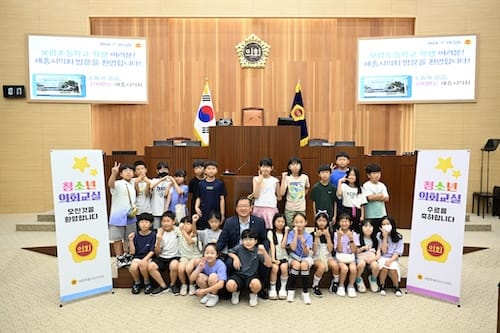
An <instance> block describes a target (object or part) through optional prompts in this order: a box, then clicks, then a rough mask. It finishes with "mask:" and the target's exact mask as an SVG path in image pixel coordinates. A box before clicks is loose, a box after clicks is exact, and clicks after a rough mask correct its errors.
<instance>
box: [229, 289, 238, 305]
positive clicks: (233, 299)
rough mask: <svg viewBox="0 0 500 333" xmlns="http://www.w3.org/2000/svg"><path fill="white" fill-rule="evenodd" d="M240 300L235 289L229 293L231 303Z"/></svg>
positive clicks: (236, 302)
mask: <svg viewBox="0 0 500 333" xmlns="http://www.w3.org/2000/svg"><path fill="white" fill-rule="evenodd" d="M239 302H240V292H239V291H235V292H234V293H232V294H231V304H234V305H236V304H238V303H239Z"/></svg>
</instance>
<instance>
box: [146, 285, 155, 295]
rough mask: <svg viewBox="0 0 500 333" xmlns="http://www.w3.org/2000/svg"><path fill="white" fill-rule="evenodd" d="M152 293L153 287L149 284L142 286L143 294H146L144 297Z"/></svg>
mask: <svg viewBox="0 0 500 333" xmlns="http://www.w3.org/2000/svg"><path fill="white" fill-rule="evenodd" d="M152 291H153V287H152V286H151V284H150V283H148V284H146V285H145V286H144V294H146V295H148V294H151V292H152Z"/></svg>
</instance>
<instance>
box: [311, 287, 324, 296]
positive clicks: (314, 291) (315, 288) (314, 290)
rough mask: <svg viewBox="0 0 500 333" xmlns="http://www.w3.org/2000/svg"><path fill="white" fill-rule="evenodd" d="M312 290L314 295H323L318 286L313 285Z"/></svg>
mask: <svg viewBox="0 0 500 333" xmlns="http://www.w3.org/2000/svg"><path fill="white" fill-rule="evenodd" d="M312 291H313V295H314V296H316V297H323V293H322V292H321V290H320V289H319V287H318V286H314V287H313V288H312Z"/></svg>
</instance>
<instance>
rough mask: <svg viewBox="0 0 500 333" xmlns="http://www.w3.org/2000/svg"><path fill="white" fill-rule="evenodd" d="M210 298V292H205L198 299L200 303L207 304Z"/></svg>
mask: <svg viewBox="0 0 500 333" xmlns="http://www.w3.org/2000/svg"><path fill="white" fill-rule="evenodd" d="M209 299H210V294H205V295H203V297H202V298H201V299H200V303H201V304H207V302H208V300H209Z"/></svg>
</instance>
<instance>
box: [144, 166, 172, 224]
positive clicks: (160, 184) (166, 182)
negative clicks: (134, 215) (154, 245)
mask: <svg viewBox="0 0 500 333" xmlns="http://www.w3.org/2000/svg"><path fill="white" fill-rule="evenodd" d="M156 174H157V177H156V178H153V179H152V180H151V182H150V184H149V190H150V191H151V213H152V214H153V216H154V221H153V229H155V230H156V229H159V228H160V221H161V216H162V214H163V213H164V212H165V211H166V210H167V209H166V206H165V203H166V197H167V195H168V193H169V189H170V186H171V185H172V182H171V181H170V177H169V168H168V164H167V163H166V162H158V164H157V165H156Z"/></svg>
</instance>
